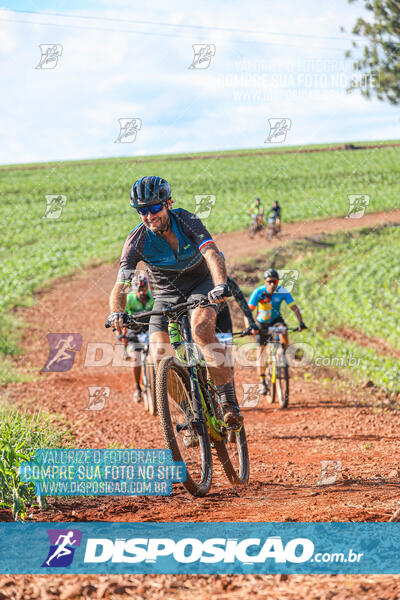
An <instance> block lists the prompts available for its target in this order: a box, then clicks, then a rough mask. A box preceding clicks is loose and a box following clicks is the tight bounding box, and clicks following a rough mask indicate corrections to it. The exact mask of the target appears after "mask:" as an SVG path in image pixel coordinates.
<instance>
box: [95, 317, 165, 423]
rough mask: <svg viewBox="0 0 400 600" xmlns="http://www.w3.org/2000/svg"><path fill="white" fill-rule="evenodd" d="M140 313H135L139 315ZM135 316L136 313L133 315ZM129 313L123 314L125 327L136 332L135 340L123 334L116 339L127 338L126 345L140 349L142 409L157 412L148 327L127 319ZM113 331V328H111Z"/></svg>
mask: <svg viewBox="0 0 400 600" xmlns="http://www.w3.org/2000/svg"><path fill="white" fill-rule="evenodd" d="M140 314H141V313H137V315H140ZM135 316H136V315H135ZM128 317H129V315H128V314H127V313H125V315H124V323H125V325H126V327H127V329H129V330H131V331H133V332H134V333H135V334H136V337H137V342H136V341H134V342H133V341H132V340H130V339H129V338H128V337H126V336H124V335H119V336H118V339H119V340H123V339H127V341H128V347H129V345H130V344H132V345H134V346H136V349H137V350H139V351H140V365H141V366H142V374H141V381H140V383H141V389H142V393H143V404H144V409H145V410H148V411H149V413H150V414H151V415H155V414H157V404H156V396H155V368H154V366H153V365H152V364H150V363H149V360H148V358H149V334H148V332H147V329H148V327H147V326H146V327H143V324H141V325H138V324H137V323H134V322H133V321H132V320H129V319H128ZM105 326H106V327H111V325H110V324H109V323H108V321H107V323H106V324H105ZM113 331H115V328H113Z"/></svg>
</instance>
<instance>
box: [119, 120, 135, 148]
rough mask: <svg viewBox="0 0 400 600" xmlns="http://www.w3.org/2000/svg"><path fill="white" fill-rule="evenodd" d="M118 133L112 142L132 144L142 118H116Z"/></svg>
mask: <svg viewBox="0 0 400 600" xmlns="http://www.w3.org/2000/svg"><path fill="white" fill-rule="evenodd" d="M118 123H119V134H118V137H117V139H116V140H114V144H132V142H134V141H135V140H136V136H137V132H138V131H139V129H142V119H118Z"/></svg>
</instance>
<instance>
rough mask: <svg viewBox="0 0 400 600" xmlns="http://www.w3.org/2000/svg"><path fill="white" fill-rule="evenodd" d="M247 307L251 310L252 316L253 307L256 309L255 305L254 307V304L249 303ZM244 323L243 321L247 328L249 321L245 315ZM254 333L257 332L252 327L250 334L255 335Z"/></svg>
mask: <svg viewBox="0 0 400 600" xmlns="http://www.w3.org/2000/svg"><path fill="white" fill-rule="evenodd" d="M248 307H249V309H250V310H251V312H252V313H253V317H254V311H255V309H256V308H257V307H256V306H251V305H250V304H248ZM244 323H245V327H246V329H248V328H249V327H250V322H249V320H248V318H247V317H246V316H245V317H244ZM256 333H257V332H256V330H255V329H252V330H251V335H256Z"/></svg>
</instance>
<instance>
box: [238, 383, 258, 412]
mask: <svg viewBox="0 0 400 600" xmlns="http://www.w3.org/2000/svg"><path fill="white" fill-rule="evenodd" d="M242 388H243V400H242V403H241V406H242V407H243V408H255V407H256V406H258V403H259V401H260V394H261V390H262V384H261V383H242Z"/></svg>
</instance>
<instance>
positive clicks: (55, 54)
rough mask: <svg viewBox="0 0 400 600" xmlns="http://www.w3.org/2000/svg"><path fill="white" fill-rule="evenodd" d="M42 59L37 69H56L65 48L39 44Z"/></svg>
mask: <svg viewBox="0 0 400 600" xmlns="http://www.w3.org/2000/svg"><path fill="white" fill-rule="evenodd" d="M39 48H40V52H41V54H42V55H41V57H40V61H39V64H38V65H37V66H36V67H35V69H55V68H56V66H57V63H58V59H59V58H60V56H61V54H62V51H63V47H62V45H61V44H39Z"/></svg>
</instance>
